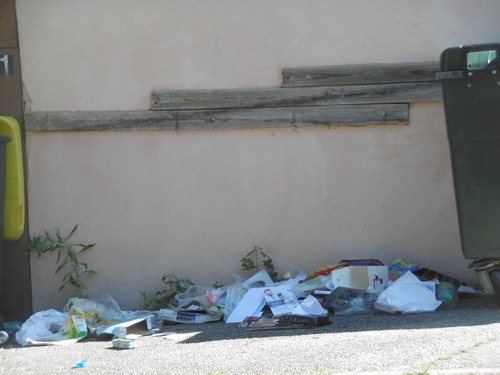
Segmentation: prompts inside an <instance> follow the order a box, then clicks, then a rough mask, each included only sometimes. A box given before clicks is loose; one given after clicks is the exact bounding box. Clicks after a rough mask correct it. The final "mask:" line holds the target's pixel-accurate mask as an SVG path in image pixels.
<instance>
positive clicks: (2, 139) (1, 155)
mask: <svg viewBox="0 0 500 375" xmlns="http://www.w3.org/2000/svg"><path fill="white" fill-rule="evenodd" d="M9 142H10V137H9V136H6V135H0V220H1V221H0V223H1V225H0V295H2V294H3V267H4V261H3V242H4V239H3V231H4V224H3V223H4V215H3V213H4V200H5V169H6V168H5V167H6V156H7V143H9Z"/></svg>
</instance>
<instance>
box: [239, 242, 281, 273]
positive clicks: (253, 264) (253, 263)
mask: <svg viewBox="0 0 500 375" xmlns="http://www.w3.org/2000/svg"><path fill="white" fill-rule="evenodd" d="M259 266H262V267H263V268H264V269H265V270H266V271H267V273H268V274H269V276H270V277H271V279H273V280H276V278H277V276H278V273H277V272H276V270H275V268H274V264H273V260H272V259H271V257H270V256H269V255H267V254H266V253H264V251H263V250H262V248H260V247H258V246H254V247H253V249H252V250H250V252H249V253H248V254H247V255H245V256H244V257H243V258H241V269H242V270H244V271H251V270H255V273H257V272H259V271H260V269H259Z"/></svg>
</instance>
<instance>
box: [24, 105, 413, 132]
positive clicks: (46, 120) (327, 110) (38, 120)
mask: <svg viewBox="0 0 500 375" xmlns="http://www.w3.org/2000/svg"><path fill="white" fill-rule="evenodd" d="M407 123H408V105H407V104H375V105H352V106H312V107H285V108H252V109H226V110H195V111H192V110H190V111H125V112H33V113H27V114H26V115H25V127H26V129H27V130H28V131H37V132H54V131H58V132H60V131H106V130H108V131H110V130H113V131H118V130H184V129H185V130H199V129H243V128H271V127H301V126H321V125H327V126H330V125H332V126H333V125H370V124H374V125H375V124H407Z"/></svg>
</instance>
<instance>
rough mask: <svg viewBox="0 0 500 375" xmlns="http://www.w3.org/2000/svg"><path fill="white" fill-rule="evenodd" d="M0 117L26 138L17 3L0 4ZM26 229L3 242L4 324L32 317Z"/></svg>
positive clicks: (0, 309) (0, 299)
mask: <svg viewBox="0 0 500 375" xmlns="http://www.w3.org/2000/svg"><path fill="white" fill-rule="evenodd" d="M0 116H11V117H14V118H15V119H16V120H17V121H18V122H19V123H20V124H21V131H22V134H23V136H24V134H25V133H24V126H23V97H22V80H21V64H20V58H19V42H18V34H17V18H16V3H15V0H0ZM24 154H25V152H24ZM24 160H26V158H24ZM24 170H25V171H26V168H25V169H24ZM26 217H27V215H26ZM25 228H26V229H25V231H24V234H23V235H22V236H21V238H20V239H19V240H16V241H5V242H4V250H3V251H4V257H3V262H2V263H3V264H1V263H0V267H2V271H3V272H1V273H0V275H2V276H3V283H0V284H1V285H2V290H0V314H1V315H2V316H3V317H4V319H5V321H24V320H26V319H27V318H28V317H29V316H30V315H31V313H32V305H31V277H30V258H29V255H27V248H28V239H29V235H28V230H27V228H28V225H27V223H25ZM0 240H3V239H0Z"/></svg>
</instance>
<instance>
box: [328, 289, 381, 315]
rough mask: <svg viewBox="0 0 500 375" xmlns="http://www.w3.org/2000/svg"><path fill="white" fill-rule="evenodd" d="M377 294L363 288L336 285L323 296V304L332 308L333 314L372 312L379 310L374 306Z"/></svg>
mask: <svg viewBox="0 0 500 375" xmlns="http://www.w3.org/2000/svg"><path fill="white" fill-rule="evenodd" d="M379 295H380V293H369V292H367V291H366V290H363V289H353V288H344V287H338V288H336V289H335V290H334V291H333V292H332V293H330V295H328V296H327V297H326V298H325V306H326V307H328V308H329V309H333V310H334V311H335V315H357V314H373V313H377V312H380V310H377V309H376V308H375V301H377V298H378V297H379Z"/></svg>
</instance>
